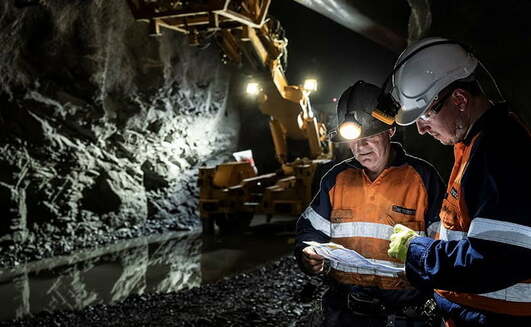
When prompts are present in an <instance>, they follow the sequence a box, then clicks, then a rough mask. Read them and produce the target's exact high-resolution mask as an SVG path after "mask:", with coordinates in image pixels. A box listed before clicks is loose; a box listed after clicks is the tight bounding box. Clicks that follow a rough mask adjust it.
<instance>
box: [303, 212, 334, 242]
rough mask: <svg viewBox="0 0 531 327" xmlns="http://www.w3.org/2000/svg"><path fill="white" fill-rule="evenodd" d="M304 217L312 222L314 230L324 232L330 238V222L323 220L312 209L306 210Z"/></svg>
mask: <svg viewBox="0 0 531 327" xmlns="http://www.w3.org/2000/svg"><path fill="white" fill-rule="evenodd" d="M302 216H303V217H304V218H306V219H308V220H309V221H310V223H311V224H312V226H313V228H315V229H317V230H319V231H321V232H323V233H324V234H325V235H326V236H330V221H329V220H327V219H325V218H323V216H321V215H320V214H318V213H317V212H316V211H315V210H313V208H312V207H308V208H306V210H304V212H303V213H302Z"/></svg>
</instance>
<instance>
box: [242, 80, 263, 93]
mask: <svg viewBox="0 0 531 327" xmlns="http://www.w3.org/2000/svg"><path fill="white" fill-rule="evenodd" d="M245 92H247V94H249V95H257V94H258V93H260V85H259V84H258V83H255V82H250V83H247V88H246V90H245Z"/></svg>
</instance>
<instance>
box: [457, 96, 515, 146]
mask: <svg viewBox="0 0 531 327" xmlns="http://www.w3.org/2000/svg"><path fill="white" fill-rule="evenodd" d="M508 114H509V111H508V108H507V104H505V103H499V104H496V105H495V106H493V107H492V108H490V109H488V110H487V111H485V112H484V113H483V115H481V116H480V117H479V119H478V120H476V122H475V123H474V124H473V125H472V128H470V131H468V134H467V135H466V136H465V138H464V140H463V141H461V142H460V143H464V144H465V145H466V146H468V145H470V143H471V142H472V140H473V139H474V136H476V135H477V134H478V133H480V132H481V131H483V130H486V129H491V128H495V126H496V124H497V122H499V121H500V119H501V118H503V117H505V116H507V115H508Z"/></svg>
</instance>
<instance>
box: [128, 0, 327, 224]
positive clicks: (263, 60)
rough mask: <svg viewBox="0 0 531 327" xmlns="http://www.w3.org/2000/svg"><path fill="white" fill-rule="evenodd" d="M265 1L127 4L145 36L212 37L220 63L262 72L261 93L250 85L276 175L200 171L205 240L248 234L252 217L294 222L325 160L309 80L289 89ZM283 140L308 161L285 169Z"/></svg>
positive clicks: (228, 167) (282, 45) (238, 169)
mask: <svg viewBox="0 0 531 327" xmlns="http://www.w3.org/2000/svg"><path fill="white" fill-rule="evenodd" d="M270 2H271V0H190V1H185V0H181V1H177V0H173V1H172V0H166V1H165V0H128V4H129V6H130V7H131V9H132V12H133V15H134V17H135V18H136V19H137V20H141V21H146V22H147V23H149V25H150V26H151V33H152V34H154V35H157V34H159V33H160V27H164V28H169V29H172V30H176V31H179V32H181V33H184V34H186V35H187V36H188V39H189V43H190V44H191V45H200V44H201V42H202V38H204V37H207V36H208V37H211V36H212V35H214V34H215V35H216V40H217V44H218V46H219V47H220V48H221V49H222V52H223V53H224V56H225V57H226V58H228V59H229V60H230V61H232V62H235V63H237V64H241V63H244V62H246V61H247V62H249V61H250V62H254V63H255V64H256V63H258V66H261V67H262V68H263V69H265V70H266V71H268V76H269V78H268V80H267V81H266V83H265V84H266V85H261V86H259V85H258V84H253V83H251V84H249V85H248V88H247V91H248V92H249V93H254V94H255V96H256V99H257V102H258V104H259V108H260V110H261V111H262V112H263V113H264V114H266V115H269V116H270V117H271V119H270V122H269V126H270V130H271V135H272V139H273V143H274V148H275V153H276V159H277V160H278V161H279V163H280V164H281V167H282V169H281V170H280V171H279V172H275V173H270V174H265V175H258V176H257V174H256V172H255V169H254V166H253V164H252V163H251V162H249V161H235V162H227V163H224V164H221V165H218V166H216V167H210V168H200V172H199V185H200V199H199V212H200V216H201V218H202V221H203V229H204V231H205V232H212V231H213V230H214V222H216V223H217V225H218V226H219V227H220V228H221V229H226V230H236V229H238V228H241V227H244V226H247V225H248V223H249V222H250V219H251V218H252V216H253V215H254V214H256V213H258V214H265V215H267V217H268V218H269V219H270V218H271V217H272V216H273V215H275V214H287V215H293V216H297V215H299V214H300V213H301V212H302V211H303V210H304V209H305V207H306V206H307V205H308V204H309V202H310V201H311V198H312V191H311V189H312V182H313V176H314V173H315V171H316V168H317V166H318V165H319V164H320V163H322V162H323V161H329V159H330V157H331V152H332V151H331V145H330V142H329V141H328V140H327V139H326V128H325V126H324V124H322V123H319V122H318V121H317V119H316V117H315V116H314V113H313V112H312V108H311V105H310V100H309V95H310V93H311V92H312V91H313V90H315V88H316V82H315V80H309V81H307V82H306V83H305V84H304V85H288V82H287V80H286V77H285V75H284V69H283V65H282V60H283V59H285V58H284V55H283V54H284V53H285V51H286V46H287V40H286V39H285V38H284V37H283V36H282V35H281V34H280V33H278V22H276V21H275V20H274V19H273V18H271V17H269V16H268V9H269V5H270ZM287 140H298V141H304V140H306V141H307V148H308V154H307V158H306V157H305V158H302V159H297V160H295V161H292V162H288V147H287V144H288V142H287Z"/></svg>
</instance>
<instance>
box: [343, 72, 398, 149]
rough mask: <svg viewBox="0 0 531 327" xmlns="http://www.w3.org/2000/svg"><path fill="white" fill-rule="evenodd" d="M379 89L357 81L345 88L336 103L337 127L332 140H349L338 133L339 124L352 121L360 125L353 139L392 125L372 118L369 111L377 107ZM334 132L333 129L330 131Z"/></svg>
mask: <svg viewBox="0 0 531 327" xmlns="http://www.w3.org/2000/svg"><path fill="white" fill-rule="evenodd" d="M380 95H381V89H380V88H379V87H378V86H376V85H373V84H370V83H367V82H364V81H358V82H356V83H355V84H354V85H352V86H350V87H349V88H347V89H346V90H345V91H344V92H343V94H341V97H340V98H339V101H338V103H337V108H336V111H337V128H336V129H335V135H334V136H333V137H332V142H336V143H341V142H350V141H352V139H350V140H349V139H346V138H344V137H342V136H341V135H340V133H339V127H340V126H341V124H343V123H345V122H349V121H353V122H355V123H357V124H358V125H360V127H361V133H360V135H359V136H358V137H356V138H355V139H360V138H364V137H368V136H372V135H376V134H379V133H381V132H383V131H385V130H388V129H390V128H392V127H393V125H388V124H385V123H383V122H381V121H380V120H378V119H376V118H374V117H373V116H372V115H371V113H372V112H373V111H374V110H375V109H376V108H377V107H378V105H379V102H378V99H379V97H380ZM332 133H334V131H333V132H332Z"/></svg>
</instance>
